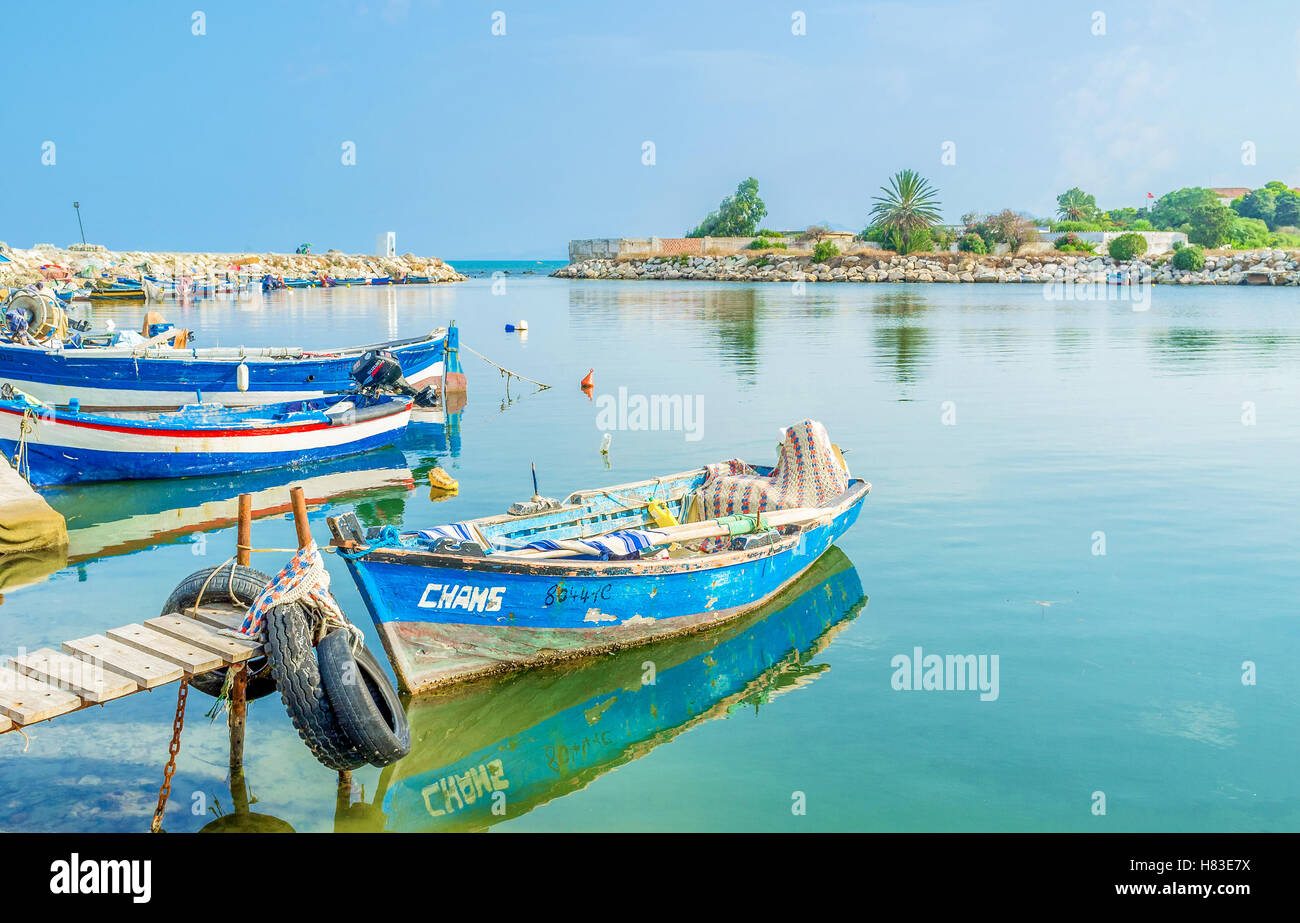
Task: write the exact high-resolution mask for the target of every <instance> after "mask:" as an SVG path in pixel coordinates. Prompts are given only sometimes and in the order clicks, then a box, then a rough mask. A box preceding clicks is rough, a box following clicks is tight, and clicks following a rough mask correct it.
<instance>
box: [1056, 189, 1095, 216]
mask: <svg viewBox="0 0 1300 923" xmlns="http://www.w3.org/2000/svg"><path fill="white" fill-rule="evenodd" d="M1056 214H1057V217H1059V218H1060V219H1061V220H1062V221H1088V220H1091V219H1092V218H1093V217H1094V216H1095V215H1096V214H1097V199H1096V197H1095V196H1091V195H1089V194H1088V193H1086V192H1084V191H1083V190H1082V189H1080V188H1079V187H1078V186H1075V187H1074V188H1073V189H1067V190H1066V191H1065V192H1063V193H1061V194H1060V195H1059V196H1057V197H1056Z"/></svg>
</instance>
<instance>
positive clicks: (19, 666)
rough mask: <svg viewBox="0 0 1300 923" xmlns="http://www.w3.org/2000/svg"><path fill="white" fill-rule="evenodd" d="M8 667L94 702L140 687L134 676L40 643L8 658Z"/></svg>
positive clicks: (89, 702)
mask: <svg viewBox="0 0 1300 923" xmlns="http://www.w3.org/2000/svg"><path fill="white" fill-rule="evenodd" d="M9 667H10V669H12V670H14V671H16V672H18V673H23V674H25V675H27V676H30V677H32V678H33V679H38V680H40V681H41V682H43V683H48V684H49V685H51V686H57V687H58V688H60V689H63V690H65V691H67V692H71V693H73V694H74V695H77V696H80V697H81V698H83V699H85V701H86V703H87V704H91V705H95V704H99V703H101V702H107V701H109V700H110V699H117V698H121V697H122V696H124V695H130V694H131V693H132V692H135V691H136V690H137V689H139V688H140V686H139V684H138V683H136V681H135V680H133V679H130V678H128V677H125V676H122V675H120V674H118V673H113V672H110V671H108V670H105V669H104V668H103V667H102V666H100V665H99V664H96V663H92V662H90V661H88V660H78V659H77V658H76V657H69V656H68V655H67V654H61V653H59V652H58V651H56V650H52V649H51V648H48V647H43V648H41V649H40V650H38V651H32V652H31V653H28V654H23V655H22V656H19V657H10V658H9Z"/></svg>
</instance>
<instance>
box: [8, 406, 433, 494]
mask: <svg viewBox="0 0 1300 923" xmlns="http://www.w3.org/2000/svg"><path fill="white" fill-rule="evenodd" d="M410 419H411V399H410V398H409V397H406V396H396V395H363V394H351V395H341V396H334V397H325V398H317V399H315V400H310V401H294V402H291V403H285V404H268V405H266V406H264V407H245V408H238V409H234V408H228V407H222V406H220V405H216V404H195V405H191V406H189V407H183V408H182V409H180V410H178V411H173V412H170V413H146V414H140V413H136V414H112V415H110V414H96V413H82V412H80V411H74V410H66V411H65V410H56V409H54V408H52V407H46V406H42V405H38V404H33V403H30V402H28V401H25V400H22V399H12V400H0V450H3V451H4V453H5V455H6V456H7V457H8V458H9V459H10V460H11V461H12V462H13V464H14V467H15V468H16V469H17V470H18V472H19V473H20V474H22V475H23V476H24V477H26V478H27V480H28V482H29V483H31V484H32V486H34V487H44V486H49V485H51V484H68V483H83V482H86V481H119V480H131V479H136V478H180V477H198V476H210V475H215V474H227V473H231V472H239V471H258V470H262V469H266V468H285V467H295V466H299V465H304V464H307V463H309V462H315V461H323V460H325V459H329V458H338V457H341V456H345V455H355V454H357V453H360V452H366V451H369V450H370V449H375V448H379V447H380V446H385V445H392V444H393V443H394V442H396V441H397V439H398V438H399V437H400V436H401V433H402V430H403V429H405V428H406V425H407V423H409V422H410Z"/></svg>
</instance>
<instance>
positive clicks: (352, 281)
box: [334, 276, 368, 285]
mask: <svg viewBox="0 0 1300 923" xmlns="http://www.w3.org/2000/svg"><path fill="white" fill-rule="evenodd" d="M367 281H368V280H367V279H366V277H365V276H344V277H342V278H336V279H335V280H334V284H335V285H365V284H366V282H367Z"/></svg>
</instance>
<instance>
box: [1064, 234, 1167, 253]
mask: <svg viewBox="0 0 1300 923" xmlns="http://www.w3.org/2000/svg"><path fill="white" fill-rule="evenodd" d="M1124 234H1141V235H1142V236H1143V237H1145V238H1146V239H1147V253H1168V252H1169V251H1170V250H1172V249H1174V241H1181V242H1182V243H1183V244H1184V245H1186V243H1187V235H1186V234H1184V233H1183V232H1182V231H1075V232H1074V236H1075V237H1077V238H1079V239H1080V240H1083V241H1087V242H1088V243H1090V244H1097V245H1098V246H1097V252H1098V253H1104V252H1105V251H1106V247H1107V246H1109V244H1110V242H1111V241H1112V240H1114V239H1115V238H1116V237H1121V236H1123V235H1124ZM1061 236H1063V233H1061V232H1056V233H1044V234H1041V235H1040V239H1041V240H1043V241H1044V242H1046V243H1052V242H1053V241H1055V240H1056V238H1058V237H1061Z"/></svg>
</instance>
